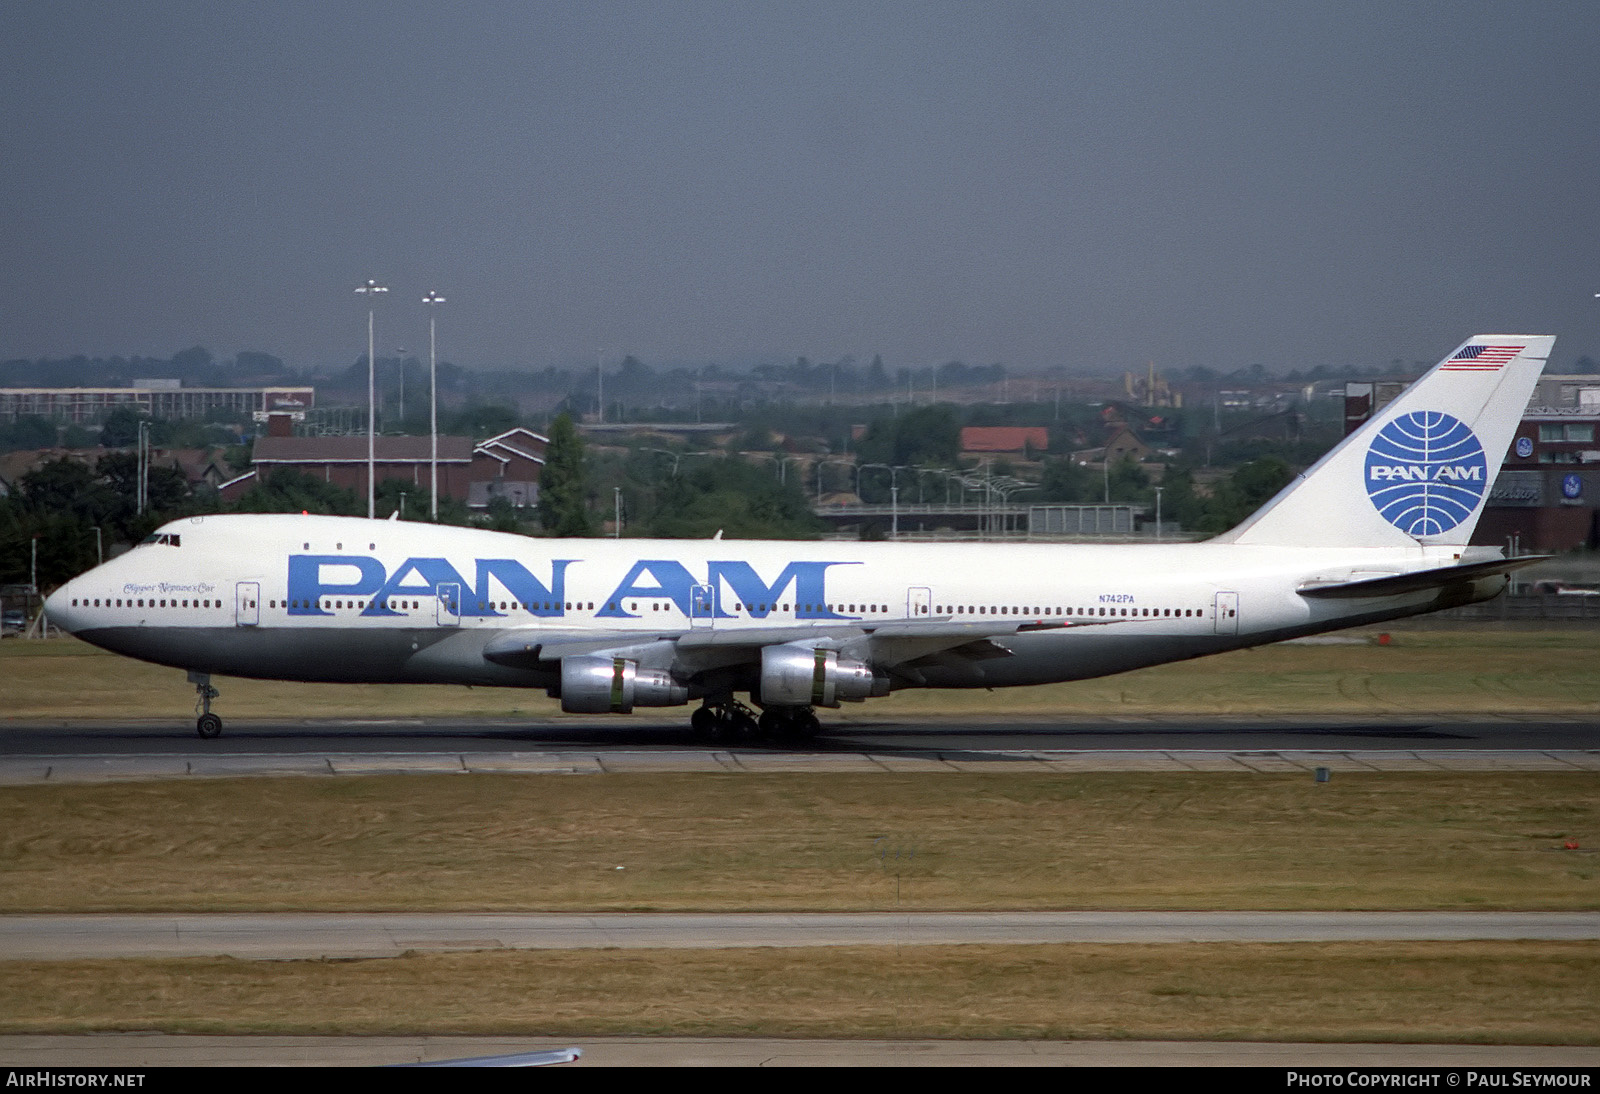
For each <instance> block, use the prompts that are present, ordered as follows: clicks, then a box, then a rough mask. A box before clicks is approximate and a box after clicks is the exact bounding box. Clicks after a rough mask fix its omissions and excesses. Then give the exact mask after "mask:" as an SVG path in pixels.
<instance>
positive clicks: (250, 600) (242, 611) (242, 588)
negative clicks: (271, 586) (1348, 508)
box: [233, 581, 261, 627]
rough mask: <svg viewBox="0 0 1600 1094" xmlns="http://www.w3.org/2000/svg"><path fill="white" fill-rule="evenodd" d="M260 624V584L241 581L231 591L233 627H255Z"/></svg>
mask: <svg viewBox="0 0 1600 1094" xmlns="http://www.w3.org/2000/svg"><path fill="white" fill-rule="evenodd" d="M260 623H261V583H260V582H259V581H241V582H239V583H238V584H237V585H235V586H234V589H233V625H234V626H236V627H255V626H259V625H260Z"/></svg>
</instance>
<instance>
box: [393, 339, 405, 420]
mask: <svg viewBox="0 0 1600 1094" xmlns="http://www.w3.org/2000/svg"><path fill="white" fill-rule="evenodd" d="M394 355H395V357H397V358H399V360H398V361H396V362H395V363H396V364H398V365H399V366H400V428H401V429H404V428H405V423H406V347H404V346H396V347H395V348H394Z"/></svg>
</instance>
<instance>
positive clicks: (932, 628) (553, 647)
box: [483, 617, 1113, 667]
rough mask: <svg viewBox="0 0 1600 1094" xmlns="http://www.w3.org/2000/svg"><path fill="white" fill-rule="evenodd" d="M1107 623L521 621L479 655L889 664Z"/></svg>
mask: <svg viewBox="0 0 1600 1094" xmlns="http://www.w3.org/2000/svg"><path fill="white" fill-rule="evenodd" d="M1111 622H1113V621H1112V620H1106V621H1105V622H1104V623H1101V622H1092V623H1067V622H1065V621H1062V622H1059V623H1058V622H1053V621H1052V622H1046V621H1041V620H1023V619H1019V620H1017V621H1016V622H1007V623H1002V622H1001V621H1000V620H998V619H988V620H984V621H981V622H979V621H972V622H965V621H963V622H957V621H955V620H954V619H952V618H950V617H943V618H934V619H927V620H897V621H895V622H885V623H864V622H859V621H853V620H852V621H844V622H839V623H808V624H803V625H795V624H789V625H785V626H776V627H740V628H721V629H718V628H714V627H708V628H705V629H703V630H702V629H698V628H696V629H692V630H685V631H676V632H639V631H612V632H610V633H609V634H604V633H602V634H597V633H595V632H593V631H566V630H563V631H554V630H545V629H542V628H538V627H519V628H516V629H513V630H507V631H504V632H502V633H501V634H499V635H498V636H496V637H495V638H492V639H490V640H489V642H488V643H487V644H486V645H485V646H484V648H483V656H484V658H485V659H487V660H489V661H493V662H495V663H496V664H501V665H511V666H518V667H527V666H531V665H533V664H534V663H536V662H540V661H544V662H551V661H559V660H561V659H562V658H564V657H573V656H584V655H588V654H598V653H607V652H611V651H622V650H627V649H633V648H637V647H640V646H648V645H655V644H657V643H671V644H672V645H673V646H674V647H675V648H676V650H677V652H678V653H680V654H682V655H686V656H688V657H690V658H694V657H695V655H697V654H698V655H704V654H714V655H716V660H717V661H718V662H720V663H723V664H727V663H729V662H734V661H738V660H742V659H743V657H744V655H746V654H747V653H748V656H749V657H750V659H751V660H757V659H759V657H760V654H759V651H760V650H761V649H762V647H764V646H781V645H786V644H788V643H792V642H804V643H812V644H817V645H824V646H829V647H835V648H838V649H839V650H840V651H841V652H846V653H850V654H853V655H855V656H859V657H866V658H870V659H871V660H872V661H873V663H875V664H878V665H881V666H884V667H888V666H891V665H894V664H898V663H900V662H902V661H908V660H913V659H915V658H917V657H922V656H926V655H927V654H929V653H934V652H937V651H939V650H957V649H960V648H962V647H971V648H972V649H973V650H974V651H976V650H980V649H987V648H990V647H991V646H992V644H987V645H986V643H987V640H990V639H997V638H1004V637H1006V636H1008V635H1013V634H1017V633H1019V632H1031V631H1043V630H1067V629H1069V628H1071V629H1076V628H1077V627H1084V626H1105V625H1107V624H1109V623H1111ZM988 655H989V656H1003V655H1004V654H988Z"/></svg>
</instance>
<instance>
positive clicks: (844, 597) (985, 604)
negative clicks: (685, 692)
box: [50, 516, 1504, 687]
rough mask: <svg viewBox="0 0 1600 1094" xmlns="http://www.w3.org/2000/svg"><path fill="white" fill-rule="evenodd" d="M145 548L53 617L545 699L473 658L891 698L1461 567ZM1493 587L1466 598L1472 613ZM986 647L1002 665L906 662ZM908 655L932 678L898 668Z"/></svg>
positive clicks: (1210, 639)
mask: <svg viewBox="0 0 1600 1094" xmlns="http://www.w3.org/2000/svg"><path fill="white" fill-rule="evenodd" d="M153 539H154V540H155V541H154V542H147V543H145V544H144V545H141V546H140V547H138V548H136V549H135V550H133V551H130V552H128V553H127V554H125V555H123V556H122V557H120V558H117V559H115V560H113V561H111V562H108V563H106V564H105V565H103V566H100V567H97V568H96V569H94V570H91V571H89V572H88V573H86V574H84V575H82V576H80V577H78V578H76V579H74V580H73V581H71V582H69V583H68V584H67V585H66V586H63V587H62V588H61V589H60V590H58V591H57V592H56V593H55V594H54V595H53V596H52V598H51V601H50V614H51V618H52V619H53V620H55V621H56V622H57V623H58V624H59V625H61V626H63V627H65V628H66V629H67V630H69V631H71V632H73V633H75V634H78V635H80V636H81V637H83V638H85V639H86V640H88V641H90V642H94V643H96V644H98V645H101V646H104V647H106V648H108V649H112V650H115V651H117V652H120V653H124V654H128V655H131V656H134V657H140V658H143V659H146V660H150V661H155V662H158V663H162V664H169V665H175V666H178V667H181V668H186V669H189V670H191V671H196V672H205V673H225V674H229V675H239V676H254V677H264V678H274V679H294V680H342V681H363V680H367V681H408V680H409V681H426V682H441V683H448V682H455V683H470V684H507V685H514V686H515V685H521V686H543V687H548V686H551V673H550V667H549V665H548V664H546V665H544V666H542V667H541V666H540V665H539V664H537V663H535V662H530V663H529V664H526V665H521V666H515V665H506V664H499V663H496V662H494V661H491V660H488V659H487V658H486V657H485V655H484V650H485V648H486V647H488V646H489V644H490V643H491V642H492V641H494V640H496V639H501V640H502V641H503V636H506V635H508V634H510V635H515V636H516V637H518V638H520V639H526V640H527V642H528V643H529V644H532V645H537V644H538V643H541V642H545V643H547V644H548V643H556V644H561V645H562V648H571V646H572V643H575V642H583V641H585V640H590V641H591V644H597V645H596V648H600V647H605V646H617V647H624V646H627V647H634V646H640V645H648V644H651V643H666V644H667V646H668V647H669V648H671V649H673V650H676V646H677V644H682V645H684V646H685V647H688V646H691V645H693V646H700V647H704V648H711V647H721V648H724V649H740V648H743V649H748V648H752V647H759V646H761V645H766V644H770V643H773V642H780V643H782V642H795V641H806V640H815V639H816V638H819V637H820V638H824V639H825V640H826V641H828V642H830V643H832V644H835V645H840V646H849V645H850V644H851V643H855V644H856V645H857V646H860V645H861V643H869V644H871V649H870V650H869V652H867V653H865V654H862V657H863V658H864V659H871V658H873V657H874V656H875V653H874V652H873V651H876V659H877V660H878V661H880V662H882V663H883V665H884V669H885V671H886V672H887V674H888V675H889V676H890V678H891V679H890V686H892V687H912V686H932V687H939V686H946V687H975V686H1004V685H1012V684H1037V683H1046V682H1051V681H1061V680H1072V679H1080V678H1084V677H1089V676H1097V675H1103V674H1105V673H1109V672H1118V671H1123V670H1126V669H1130V668H1137V667H1140V666H1143V665H1149V664H1156V663H1160V662H1163V661H1170V660H1177V659H1182V658H1188V657H1196V656H1200V655H1203V654H1206V653H1211V652H1218V651H1221V650H1226V649H1234V648H1238V647H1241V646H1247V645H1255V644H1259V643H1262V642H1270V641H1276V640H1278V639H1281V638H1285V637H1292V636H1294V635H1301V634H1310V633H1316V632H1318V631H1324V630H1332V629H1336V628H1339V627H1344V626H1350V625H1354V624H1359V623H1361V622H1364V621H1376V620H1380V619H1387V618H1394V617H1397V616H1402V615H1409V614H1414V613H1416V612H1421V611H1428V610H1431V609H1433V608H1437V607H1441V606H1446V605H1444V604H1441V603H1439V600H1438V594H1437V592H1436V591H1424V592H1417V593H1409V594H1405V595H1399V596H1390V597H1382V598H1377V599H1372V598H1369V599H1364V600H1360V601H1356V602H1349V601H1337V600H1314V599H1308V598H1306V597H1304V596H1302V595H1300V594H1299V592H1298V591H1297V590H1299V589H1301V588H1302V587H1304V586H1306V585H1308V584H1312V583H1330V582H1342V581H1352V580H1360V579H1364V578H1372V577H1377V576H1383V575H1390V574H1396V573H1405V572H1410V571H1415V570H1419V569H1426V568H1429V567H1436V566H1446V565H1450V564H1451V563H1452V562H1453V561H1456V560H1457V559H1458V558H1459V553H1460V552H1459V550H1457V551H1455V552H1449V551H1438V550H1429V549H1424V548H1419V547H1415V546H1413V547H1410V548H1405V549H1396V548H1350V547H1341V548H1314V547H1294V548H1285V547H1264V546H1247V545H1239V544H1226V543H1196V544H1166V545H1163V544H1117V545H1105V546H1099V545H1093V546H1086V545H1077V544H1072V545H1068V544H1042V543H1041V544H1016V545H1011V544H1006V545H1001V544H909V543H855V542H793V541H754V540H743V541H735V540H692V541H685V540H635V539H585V540H557V539H531V538H528V537H524V536H518V535H510V534H505V533H496V532H489V531H482V530H476V529H461V528H451V527H444V526H436V525H428V524H411V523H404V522H398V521H369V520H363V519H359V518H346V517H311V516H220V517H219V516H208V517H195V518H191V519H188V520H181V521H177V522H174V523H172V524H169V525H167V526H165V527H164V528H162V529H161V531H160V533H158V535H157V536H155V537H153ZM1503 584H1504V580H1503V578H1500V577H1495V578H1491V579H1485V580H1484V581H1482V582H1480V583H1479V585H1480V586H1481V588H1477V589H1475V595H1474V596H1473V597H1472V599H1481V598H1483V597H1485V596H1490V595H1493V594H1494V593H1495V592H1498V591H1499V589H1500V588H1501V587H1502V586H1503ZM1453 602H1460V599H1459V597H1458V598H1457V599H1456V600H1455V601H1453ZM952 635H954V636H956V639H957V641H953V640H952V637H951V636H952ZM986 637H987V638H990V639H992V641H994V642H995V643H997V644H998V646H999V647H1000V649H1001V651H1002V652H1003V654H1004V656H998V657H989V658H984V659H978V660H971V659H963V658H949V657H947V658H943V660H942V662H941V659H939V658H937V657H935V658H933V659H932V660H931V661H929V658H928V656H925V655H924V654H923V651H924V649H925V650H926V651H927V653H928V654H930V655H931V654H932V653H934V652H937V651H938V650H940V649H944V648H948V647H950V646H952V645H953V644H959V643H960V642H963V641H967V640H978V639H983V638H986ZM886 649H887V650H889V651H892V655H891V654H885V653H883V651H884V650H886ZM910 655H916V656H910ZM655 656H656V658H657V660H658V661H659V660H660V659H661V657H662V656H663V655H662V654H661V653H659V652H658V653H657V654H656V655H655ZM917 657H921V658H922V660H923V661H927V662H928V663H925V664H924V663H918V664H917V667H916V668H915V669H914V670H912V671H908V672H896V671H895V666H896V665H897V664H900V663H905V662H907V661H913V662H914V661H916V658H917ZM712 660H713V661H717V662H727V661H728V657H727V656H723V657H721V658H713V659H712ZM735 660H737V659H735ZM702 662H704V656H703V655H702V656H701V661H698V662H697V661H695V659H694V658H693V657H689V656H688V655H687V654H684V655H681V656H680V655H679V654H678V653H676V652H674V653H672V654H671V655H670V656H668V657H667V661H666V663H665V664H661V665H659V666H658V667H661V668H664V669H668V670H672V671H676V672H678V673H679V674H680V675H692V674H693V673H694V672H697V671H700V666H701V664H702Z"/></svg>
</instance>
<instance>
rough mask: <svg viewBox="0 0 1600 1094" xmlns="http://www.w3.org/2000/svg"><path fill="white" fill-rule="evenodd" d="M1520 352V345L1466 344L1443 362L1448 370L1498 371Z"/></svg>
mask: <svg viewBox="0 0 1600 1094" xmlns="http://www.w3.org/2000/svg"><path fill="white" fill-rule="evenodd" d="M1521 352H1522V347H1521V346H1467V347H1465V348H1464V349H1462V351H1461V352H1460V353H1458V354H1456V355H1455V356H1454V357H1452V358H1450V360H1448V361H1446V362H1445V363H1444V366H1443V368H1444V370H1445V371H1448V372H1498V371H1499V369H1500V366H1501V365H1503V364H1505V363H1506V362H1507V361H1509V360H1511V359H1512V358H1513V357H1515V356H1516V355H1517V354H1519V353H1521Z"/></svg>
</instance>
